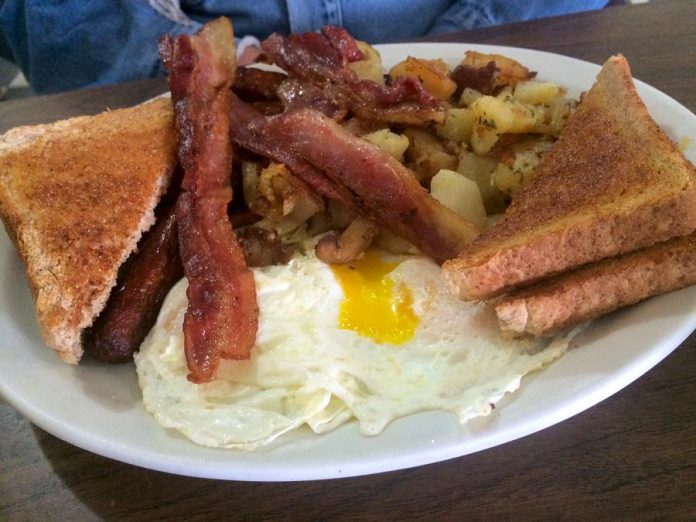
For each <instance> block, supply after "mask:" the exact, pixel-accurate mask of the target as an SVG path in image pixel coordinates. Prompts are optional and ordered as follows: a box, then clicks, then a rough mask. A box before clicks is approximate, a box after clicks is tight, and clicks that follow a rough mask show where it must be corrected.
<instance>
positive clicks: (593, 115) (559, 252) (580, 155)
mask: <svg viewBox="0 0 696 522" xmlns="http://www.w3.org/2000/svg"><path fill="white" fill-rule="evenodd" d="M695 176H696V169H694V166H693V165H692V164H691V163H690V162H689V161H688V160H687V159H686V158H685V157H684V155H683V154H682V153H681V152H680V151H679V150H678V149H677V147H676V145H675V144H674V143H673V142H672V141H671V140H670V139H669V137H668V136H667V135H666V134H665V133H664V132H663V131H662V130H661V129H660V128H659V127H658V125H657V124H656V123H655V121H653V119H652V118H651V117H650V114H649V113H648V111H647V109H646V107H645V105H644V104H643V102H642V100H641V99H640V97H639V96H638V93H637V92H636V89H635V86H634V84H633V80H632V78H631V72H630V70H629V67H628V63H627V62H626V59H625V58H624V57H623V56H614V57H612V58H610V59H609V60H608V61H607V62H606V63H605V64H604V66H603V68H602V70H601V71H600V73H599V75H598V76H597V81H596V83H595V84H594V86H593V87H592V88H591V89H590V91H589V92H588V93H587V94H586V95H585V96H584V98H583V99H582V101H581V103H580V104H579V106H578V108H577V110H576V111H575V113H574V114H573V115H571V117H570V118H569V119H568V122H567V124H566V127H565V128H564V130H563V132H562V133H561V136H560V137H559V139H558V141H557V142H556V143H555V144H554V146H553V148H552V149H551V150H550V151H549V153H548V154H547V155H546V156H545V157H544V159H543V160H542V162H541V164H540V165H539V168H538V172H537V176H536V178H534V180H532V182H531V183H530V184H529V185H528V186H527V187H525V188H524V189H522V190H521V191H520V192H519V193H518V194H517V195H516V196H515V198H514V199H513V201H512V203H511V205H510V207H509V208H508V209H507V211H506V212H505V214H504V215H503V218H502V219H501V221H500V222H499V223H498V224H497V225H495V226H494V227H492V228H491V229H490V230H488V231H486V232H484V233H483V234H481V236H479V237H478V238H477V239H476V240H475V241H474V242H472V243H471V244H470V245H468V246H467V247H466V249H465V250H464V252H463V253H462V254H461V255H460V256H459V257H458V258H456V259H454V260H450V261H448V262H446V263H445V264H444V271H445V275H446V277H447V278H448V280H449V282H450V283H451V287H452V288H453V289H454V291H456V292H457V293H458V294H459V295H460V296H461V297H462V298H464V299H483V298H489V297H493V296H496V295H499V294H501V293H503V292H505V291H508V290H509V289H512V288H514V287H516V286H518V285H521V284H527V283H531V282H534V281H536V280H539V279H541V278H544V277H548V276H550V275H553V274H555V273H559V272H562V271H565V270H568V269H570V268H573V267H577V266H580V265H583V264H585V263H589V262H592V261H597V260H599V259H603V258H607V257H612V256H616V255H618V254H623V253H626V252H631V251H633V250H636V249H639V248H644V247H648V246H650V245H653V244H655V243H659V242H662V241H667V240H669V239H671V238H673V237H677V236H683V235H686V234H689V233H691V232H692V231H693V230H695V229H696V178H695Z"/></svg>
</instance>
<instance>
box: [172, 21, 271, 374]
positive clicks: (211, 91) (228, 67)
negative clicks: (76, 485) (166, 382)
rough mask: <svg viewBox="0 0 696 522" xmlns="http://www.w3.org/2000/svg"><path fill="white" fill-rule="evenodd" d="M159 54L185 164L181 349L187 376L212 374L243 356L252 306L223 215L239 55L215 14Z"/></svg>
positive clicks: (252, 333) (253, 318)
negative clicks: (185, 286) (184, 304)
mask: <svg viewBox="0 0 696 522" xmlns="http://www.w3.org/2000/svg"><path fill="white" fill-rule="evenodd" d="M160 54H161V56H162V61H163V62H164V65H165V67H166V68H167V70H168V71H169V88H170V90H171V94H172V103H173V105H174V111H175V117H176V118H175V121H176V128H177V133H178V140H177V142H178V155H179V161H180V163H181V166H182V167H183V169H184V178H183V180H182V182H181V189H182V190H181V193H180V194H179V197H178V199H177V202H176V221H177V224H178V238H179V253H180V255H181V263H182V265H183V267H184V274H185V275H186V279H187V280H188V284H189V285H188V291H187V297H188V310H187V312H186V316H185V317H184V325H183V329H184V340H185V343H184V348H185V353H186V360H187V362H188V367H189V370H190V373H189V375H188V378H189V379H190V380H191V381H192V382H196V383H201V382H208V381H210V380H212V379H213V378H214V377H215V372H216V371H217V367H218V365H219V364H220V359H221V358H225V359H248V358H249V355H250V353H251V350H252V348H253V346H254V341H255V339H256V330H257V327H258V307H257V304H256V289H255V287H254V279H253V276H252V274H251V272H250V270H249V268H248V267H247V264H246V259H245V258H244V250H243V248H242V247H241V246H240V244H239V242H238V241H237V238H236V236H235V234H234V231H233V229H232V224H231V223H230V222H229V219H228V217H227V207H228V205H229V203H230V201H231V200H232V187H231V180H230V173H231V170H232V143H230V138H229V136H230V116H231V115H230V105H231V100H232V96H233V94H232V85H233V83H234V76H235V69H236V67H237V61H236V56H235V48H234V34H233V31H232V24H231V23H230V21H229V20H228V19H227V18H219V19H217V20H215V21H213V22H211V23H208V24H206V25H205V26H204V27H203V29H201V30H200V31H199V32H198V33H197V34H195V35H193V36H189V35H181V36H178V37H175V38H174V37H169V36H168V37H165V38H163V39H162V41H161V42H160Z"/></svg>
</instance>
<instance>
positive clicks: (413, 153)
mask: <svg viewBox="0 0 696 522" xmlns="http://www.w3.org/2000/svg"><path fill="white" fill-rule="evenodd" d="M404 134H405V135H406V136H408V139H409V141H410V145H409V147H408V149H407V150H406V159H407V160H408V161H409V163H410V166H411V167H412V168H413V169H414V171H415V173H416V177H417V178H418V181H420V182H421V183H427V182H428V181H429V180H430V178H432V177H433V176H434V175H435V174H437V172H438V171H439V170H440V169H455V168H456V167H457V157H456V156H455V155H454V154H451V153H450V152H449V151H448V150H447V149H446V148H445V146H444V144H443V143H442V142H441V141H440V140H438V139H437V137H436V136H435V135H433V134H432V133H430V132H428V131H426V130H423V129H406V130H405V131H404Z"/></svg>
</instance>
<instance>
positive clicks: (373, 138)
mask: <svg viewBox="0 0 696 522" xmlns="http://www.w3.org/2000/svg"><path fill="white" fill-rule="evenodd" d="M363 138H364V139H366V140H367V141H369V142H370V143H374V144H375V145H377V146H378V147H380V148H381V149H382V150H384V151H385V152H387V153H388V154H389V155H390V156H392V157H393V158H394V159H395V160H397V161H401V162H403V160H404V152H406V149H407V148H408V145H409V141H408V138H407V137H406V136H404V135H403V134H396V133H395V132H392V131H390V130H389V129H381V130H378V131H376V132H373V133H371V134H366V135H365V136H363Z"/></svg>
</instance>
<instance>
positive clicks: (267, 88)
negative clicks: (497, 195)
mask: <svg viewBox="0 0 696 522" xmlns="http://www.w3.org/2000/svg"><path fill="white" fill-rule="evenodd" d="M286 78H287V75H285V74H283V73H279V72H275V71H266V70H264V69H257V68H255V67H239V68H238V69H237V71H236V74H235V78H234V85H233V87H232V89H233V90H234V92H235V94H236V95H237V96H239V97H240V98H241V99H242V100H244V101H248V102H255V101H274V100H277V99H278V94H277V91H278V87H280V84H281V83H283V82H284V81H285V79H286Z"/></svg>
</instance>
